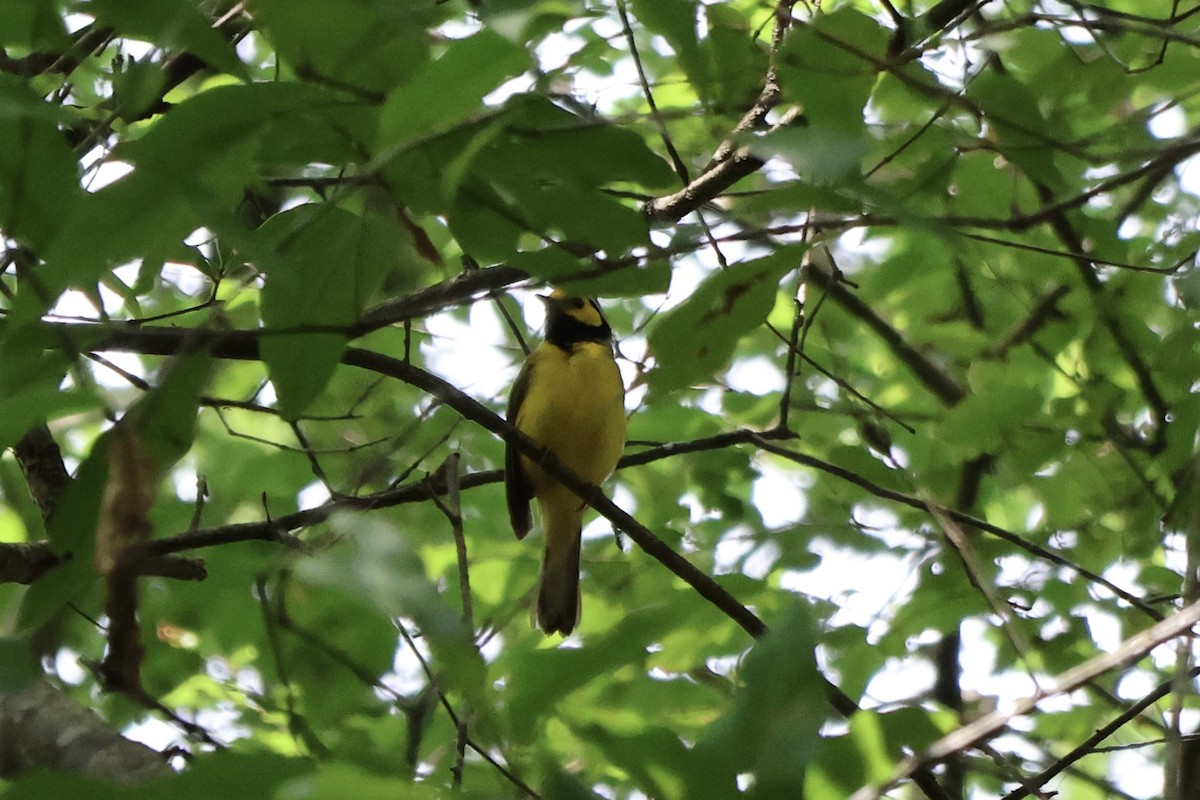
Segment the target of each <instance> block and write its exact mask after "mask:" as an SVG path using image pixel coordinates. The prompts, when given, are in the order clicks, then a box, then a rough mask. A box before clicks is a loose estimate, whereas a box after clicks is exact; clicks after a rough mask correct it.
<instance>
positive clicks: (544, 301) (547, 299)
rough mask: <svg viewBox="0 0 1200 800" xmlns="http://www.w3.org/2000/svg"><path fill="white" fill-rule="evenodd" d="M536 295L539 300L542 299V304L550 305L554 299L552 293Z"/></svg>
mask: <svg viewBox="0 0 1200 800" xmlns="http://www.w3.org/2000/svg"><path fill="white" fill-rule="evenodd" d="M534 297H536V298H537V299H538V300H541V301H542V305H546V306H548V305H550V301H551V300H553V299H554V298H553V297H552V296H551V295H548V294H535V295H534Z"/></svg>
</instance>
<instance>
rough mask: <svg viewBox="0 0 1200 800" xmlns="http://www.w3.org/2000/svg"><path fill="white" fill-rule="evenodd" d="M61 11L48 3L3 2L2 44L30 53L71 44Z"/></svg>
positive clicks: (43, 0) (35, 0) (33, 0)
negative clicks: (25, 49)
mask: <svg viewBox="0 0 1200 800" xmlns="http://www.w3.org/2000/svg"><path fill="white" fill-rule="evenodd" d="M60 11H61V9H60V8H59V7H58V4H57V3H54V2H47V0H7V1H6V2H4V3H0V45H3V46H9V45H15V46H17V47H21V48H27V49H28V50H31V51H37V50H43V49H45V50H53V49H56V48H65V47H68V46H69V45H70V39H69V38H68V36H67V31H66V27H65V26H64V25H63V20H62V16H61V14H60Z"/></svg>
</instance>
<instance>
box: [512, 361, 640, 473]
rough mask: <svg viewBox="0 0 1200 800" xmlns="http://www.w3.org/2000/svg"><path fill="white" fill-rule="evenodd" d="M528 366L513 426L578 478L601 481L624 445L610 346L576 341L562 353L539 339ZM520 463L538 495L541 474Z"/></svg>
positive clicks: (621, 401)
mask: <svg viewBox="0 0 1200 800" xmlns="http://www.w3.org/2000/svg"><path fill="white" fill-rule="evenodd" d="M529 368H530V370H531V372H530V377H529V388H528V390H527V393H526V395H525V398H524V400H523V401H522V402H521V407H520V409H519V410H518V412H517V419H516V426H517V428H519V429H520V430H521V431H522V432H524V433H525V434H527V435H528V436H529V437H530V438H532V439H533V440H535V441H536V442H538V443H539V444H542V445H543V446H545V447H549V448H550V450H551V451H552V452H554V454H555V455H556V456H558V458H559V459H560V460H561V461H562V462H563V463H564V464H565V465H566V466H567V467H569V468H570V469H571V470H572V471H574V472H575V473H576V474H578V475H579V477H581V478H583V479H584V480H586V481H588V482H589V483H594V484H599V483H602V482H603V481H604V479H605V478H607V477H608V476H609V475H610V474H611V473H612V471H613V469H614V468H615V467H616V466H617V460H618V459H620V457H621V450H622V449H623V448H624V446H625V386H624V384H623V383H622V382H621V373H620V370H618V369H617V364H616V362H615V361H613V357H612V351H611V349H610V348H609V347H608V345H606V344H600V343H598V342H582V343H580V344H577V345H575V346H574V347H572V348H571V350H570V351H569V352H568V351H566V350H563V349H562V348H560V347H556V346H554V345H552V344H542V345H541V346H540V347H538V349H537V350H536V351H534V353H533V355H532V356H531V357H530V363H529ZM524 466H525V469H526V471H527V472H528V474H529V477H530V480H531V481H532V483H533V485H534V490H535V491H536V492H538V493H539V494H540V488H541V487H542V486H543V485H545V482H546V476H545V475H544V474H543V473H542V470H541V469H539V468H538V467H537V465H536V464H534V463H532V462H530V461H529V459H524Z"/></svg>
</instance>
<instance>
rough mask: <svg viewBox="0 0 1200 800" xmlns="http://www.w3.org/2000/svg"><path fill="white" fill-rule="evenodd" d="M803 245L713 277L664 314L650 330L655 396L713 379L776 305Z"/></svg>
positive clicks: (778, 251)
mask: <svg viewBox="0 0 1200 800" xmlns="http://www.w3.org/2000/svg"><path fill="white" fill-rule="evenodd" d="M803 252H804V248H803V247H786V248H780V249H779V250H777V251H776V252H775V253H774V254H772V255H770V256H767V257H766V258H761V259H757V260H755V261H746V262H743V263H741V264H735V265H732V266H731V267H730V268H729V269H726V270H721V271H719V272H716V273H713V274H712V275H711V276H709V278H708V279H707V280H705V281H704V283H702V284H700V286H699V287H698V288H697V289H696V291H695V292H694V293H693V294H692V296H691V297H690V298H688V299H687V300H686V301H684V302H683V304H682V305H680V306H678V307H677V308H674V309H672V310H671V311H668V312H667V313H666V314H663V315H662V316H661V317H660V319H659V321H658V323H657V324H655V326H654V327H653V328H651V330H650V349H651V351H652V352H653V353H654V356H655V358H656V359H657V361H658V366H657V368H656V369H655V370H654V371H653V372H651V373H650V385H651V388H652V389H653V390H654V391H655V392H662V393H666V392H671V391H674V390H676V389H679V388H682V387H684V386H688V385H690V384H692V383H696V382H699V381H703V380H705V379H709V378H711V377H712V376H713V375H714V374H715V373H716V372H717V370H719V369H720V368H721V367H723V366H724V365H725V364H726V363H727V362H728V361H729V358H730V356H732V355H733V353H734V351H735V349H736V348H737V345H738V340H739V339H740V338H741V337H742V336H745V335H746V334H747V333H749V332H750V331H752V330H754V329H755V328H757V327H758V326H759V325H761V324H762V322H763V320H764V319H766V317H767V314H769V313H770V311H771V309H772V308H774V306H775V293H776V290H777V288H778V286H779V281H780V279H781V278H782V277H783V276H784V275H786V274H787V273H789V272H791V271H792V270H795V269H797V268H798V267H799V264H800V256H801V254H802V253H803Z"/></svg>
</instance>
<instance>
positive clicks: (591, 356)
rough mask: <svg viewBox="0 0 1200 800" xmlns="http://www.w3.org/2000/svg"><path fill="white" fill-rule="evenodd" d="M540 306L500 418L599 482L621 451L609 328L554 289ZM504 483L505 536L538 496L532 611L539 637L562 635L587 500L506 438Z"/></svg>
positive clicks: (522, 526)
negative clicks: (539, 325)
mask: <svg viewBox="0 0 1200 800" xmlns="http://www.w3.org/2000/svg"><path fill="white" fill-rule="evenodd" d="M539 297H540V299H541V300H542V302H544V303H545V304H546V338H545V340H544V341H543V342H542V343H541V344H540V345H539V346H538V348H537V349H536V350H534V351H533V353H531V354H530V356H529V358H528V359H527V360H526V361H525V366H523V367H522V368H521V372H520V374H518V375H517V381H516V383H514V384H513V388H512V394H511V395H510V396H509V399H508V420H509V422H511V423H512V424H513V425H515V426H516V427H517V429H518V430H520V431H521V432H522V433H524V434H525V435H526V436H528V437H529V438H531V439H533V440H534V441H535V442H537V443H538V444H540V445H542V446H543V447H546V448H548V449H549V450H550V451H551V452H552V453H554V455H555V456H557V457H558V459H559V460H560V461H561V462H562V463H563V464H565V465H566V466H567V467H568V468H569V469H570V470H572V471H573V472H574V473H575V474H576V475H578V476H579V477H580V478H583V479H584V480H585V481H587V482H588V483H591V484H594V485H599V484H601V483H603V482H604V480H605V479H606V478H607V477H608V476H609V475H611V474H612V471H613V469H615V468H616V466H617V460H618V459H619V458H620V457H621V450H622V449H623V448H624V447H625V384H624V383H623V382H622V381H621V373H620V371H619V370H618V369H617V362H616V361H614V360H613V346H612V328H610V327H609V326H608V321H607V320H605V319H604V314H603V313H602V312H601V311H600V306H599V305H598V304H597V303H596V301H595V300H592V299H590V298H586V297H575V296H573V295H569V294H566V293H565V292H563V291H562V290H556V291H555V292H553V293H552V294H551V295H549V296H548V297H542V296H540V295H539ZM504 487H505V491H506V493H507V496H508V515H509V518H510V519H511V520H512V527H513V532H514V533H516V535H517V538H518V539H524V538H525V536H526V534H528V533H529V529H530V528H531V527H532V526H533V525H532V521H531V519H530V516H529V501H530V500H533V499H535V498H536V499H537V501H538V507H539V508H540V509H541V517H542V527H543V528H544V529H545V531H546V552H545V555H544V557H543V559H542V576H541V580H540V582H539V586H538V597H537V604H536V605H535V606H534V612H533V617H534V619H535V621H536V622H537V625H538V627H540V628H541V629H542V630H543V631H545V632H546V633H554V632H558V633H561V634H562V635H564V636H566V635H567V634H569V633H570V632H571V631H572V630H574V629H575V625H576V624H577V623H578V622H579V608H580V603H579V535H580V531H581V530H582V528H583V512H584V510H585V508H586V506H587V503H586V502H585V501H583V500H581V499H580V498H579V497H578V496H577V495H576V494H575V493H574V492H572V491H571V490H570V489H568V488H567V487H566V486H563V485H562V484H561V483H559V482H558V481H557V480H556V479H554V478H553V477H551V476H550V475H549V474H547V473H546V472H545V471H544V470H543V469H542V468H541V466H539V465H538V464H537V462H536V461H533V460H531V459H529V458H527V457H525V456H522V455H521V454H520V453H519V452H518V451H517V450H516V448H514V447H513V446H512V445H511V444H510V445H509V446H508V449H507V451H506V453H505V459H504Z"/></svg>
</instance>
